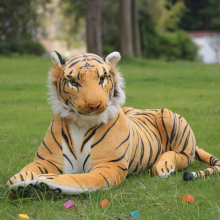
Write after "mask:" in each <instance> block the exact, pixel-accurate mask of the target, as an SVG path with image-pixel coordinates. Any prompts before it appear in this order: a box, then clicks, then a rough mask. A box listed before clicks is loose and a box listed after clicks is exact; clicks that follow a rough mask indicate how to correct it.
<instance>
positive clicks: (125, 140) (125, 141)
mask: <svg viewBox="0 0 220 220" xmlns="http://www.w3.org/2000/svg"><path fill="white" fill-rule="evenodd" d="M129 137H130V128H129V133H128V136H127V138H126V139H125V140H124V141H123V142H121V144H119V146H118V147H116V148H115V150H117V149H118V148H119V147H121V145H122V144H124V143H125V142H126V141H127V140H128V139H129Z"/></svg>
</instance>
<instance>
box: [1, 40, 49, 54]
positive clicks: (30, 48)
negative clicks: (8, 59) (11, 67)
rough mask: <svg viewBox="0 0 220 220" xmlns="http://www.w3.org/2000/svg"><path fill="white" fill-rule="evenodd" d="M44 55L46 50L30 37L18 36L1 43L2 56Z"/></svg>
mask: <svg viewBox="0 0 220 220" xmlns="http://www.w3.org/2000/svg"><path fill="white" fill-rule="evenodd" d="M14 53H16V54H34V55H38V56H40V55H42V54H43V53H45V48H44V47H43V46H42V44H40V42H39V41H38V40H32V39H31V37H29V36H17V37H13V38H9V39H6V40H4V41H0V55H2V56H11V55H12V54H14Z"/></svg>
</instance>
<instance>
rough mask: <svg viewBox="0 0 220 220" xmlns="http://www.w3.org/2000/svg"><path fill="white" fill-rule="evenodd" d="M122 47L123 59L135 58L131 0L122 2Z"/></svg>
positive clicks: (122, 0) (121, 0)
mask: <svg viewBox="0 0 220 220" xmlns="http://www.w3.org/2000/svg"><path fill="white" fill-rule="evenodd" d="M120 47H121V54H122V56H123V57H132V56H133V40H132V18H131V0H120Z"/></svg>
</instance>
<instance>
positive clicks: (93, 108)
mask: <svg viewBox="0 0 220 220" xmlns="http://www.w3.org/2000/svg"><path fill="white" fill-rule="evenodd" d="M100 105H101V103H100V102H99V103H97V104H96V105H93V104H89V105H88V106H89V107H90V108H91V109H92V111H97V109H98V108H99V106H100Z"/></svg>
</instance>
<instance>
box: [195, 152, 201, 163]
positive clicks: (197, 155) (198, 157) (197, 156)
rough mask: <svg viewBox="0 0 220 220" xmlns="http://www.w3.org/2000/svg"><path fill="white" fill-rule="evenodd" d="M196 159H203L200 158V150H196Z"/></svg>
mask: <svg viewBox="0 0 220 220" xmlns="http://www.w3.org/2000/svg"><path fill="white" fill-rule="evenodd" d="M196 159H197V160H199V161H202V159H201V158H200V156H199V154H198V151H197V150H196Z"/></svg>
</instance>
